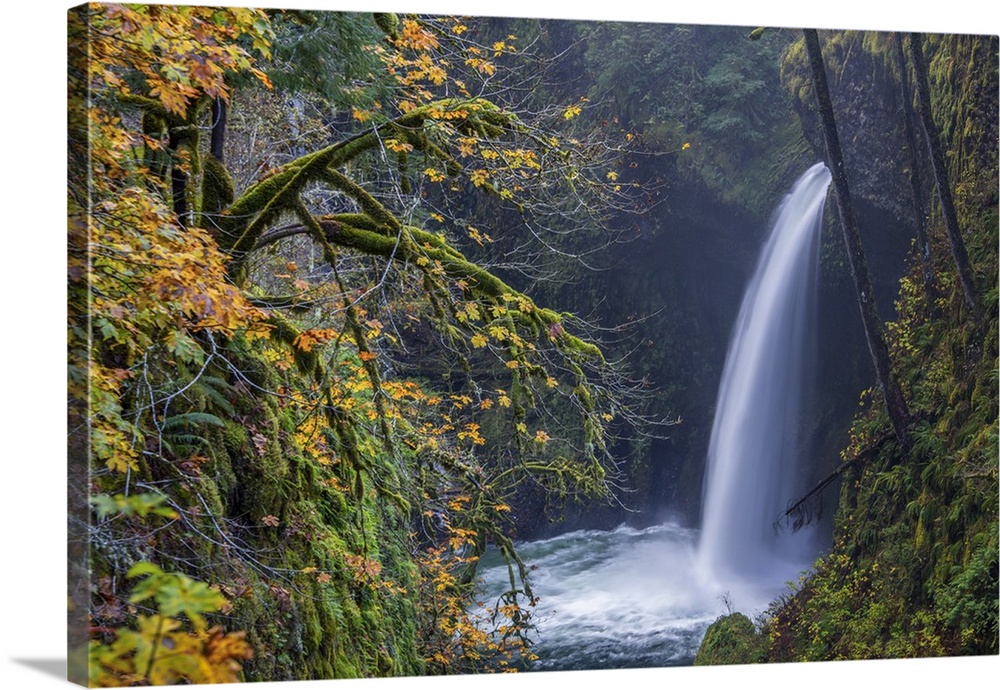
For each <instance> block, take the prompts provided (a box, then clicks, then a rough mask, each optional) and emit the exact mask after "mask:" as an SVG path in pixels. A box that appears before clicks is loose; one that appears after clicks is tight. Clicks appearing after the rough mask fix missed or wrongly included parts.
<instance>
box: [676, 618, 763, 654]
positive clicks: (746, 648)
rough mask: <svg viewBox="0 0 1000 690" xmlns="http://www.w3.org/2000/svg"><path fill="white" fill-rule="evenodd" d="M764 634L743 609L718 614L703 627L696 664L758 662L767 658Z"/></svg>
mask: <svg viewBox="0 0 1000 690" xmlns="http://www.w3.org/2000/svg"><path fill="white" fill-rule="evenodd" d="M767 646H768V642H767V638H766V637H764V636H763V635H762V634H760V633H758V632H757V629H756V628H755V627H754V624H753V623H752V622H751V621H750V619H749V618H747V617H746V616H744V615H743V614H742V613H731V614H729V615H727V616H721V617H720V618H718V619H717V620H716V621H715V622H714V623H712V625H710V626H709V627H708V630H707V631H705V638H704V639H703V640H702V642H701V646H700V647H699V648H698V655H697V656H696V657H695V659H694V664H695V666H715V665H719V664H759V663H761V662H764V661H767Z"/></svg>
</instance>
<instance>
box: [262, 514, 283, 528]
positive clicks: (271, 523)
mask: <svg viewBox="0 0 1000 690" xmlns="http://www.w3.org/2000/svg"><path fill="white" fill-rule="evenodd" d="M260 521H261V522H262V523H263V524H265V525H267V526H268V527H277V526H278V524H279V523H280V520H278V518H276V517H275V516H273V515H265V516H264V517H262V518H261V519H260Z"/></svg>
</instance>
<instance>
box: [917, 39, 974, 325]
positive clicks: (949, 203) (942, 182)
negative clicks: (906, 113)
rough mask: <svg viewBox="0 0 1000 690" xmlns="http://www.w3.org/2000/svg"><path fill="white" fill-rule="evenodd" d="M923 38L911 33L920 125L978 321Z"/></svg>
mask: <svg viewBox="0 0 1000 690" xmlns="http://www.w3.org/2000/svg"><path fill="white" fill-rule="evenodd" d="M922 41H923V37H922V36H921V35H920V34H919V33H911V34H910V59H911V60H912V61H913V73H914V77H915V81H916V84H917V107H918V110H919V113H920V122H921V124H922V125H923V128H924V136H925V137H926V138H927V148H928V149H929V150H930V154H931V164H932V167H933V169H934V182H935V184H936V186H937V190H938V197H939V198H940V200H941V215H942V216H943V217H944V226H945V230H946V231H947V233H948V244H949V245H951V255H952V257H953V258H954V259H955V268H956V269H957V270H958V280H959V282H960V283H961V285H962V293H963V295H964V297H965V303H966V305H967V306H968V308H969V313H970V315H971V317H972V318H973V319H974V320H976V321H978V320H980V318H981V317H982V313H983V307H982V305H981V304H980V302H979V298H978V296H977V294H978V293H977V292H976V286H975V281H974V280H973V277H972V265H971V264H970V262H969V254H968V252H966V250H965V242H964V241H963V240H962V231H961V229H960V228H959V227H958V215H957V214H956V212H955V201H954V199H953V198H952V196H951V187H949V186H948V169H947V168H946V167H945V162H944V151H943V150H942V148H941V137H940V136H939V135H938V130H937V127H936V126H935V124H934V118H933V116H932V115H931V90H930V86H929V85H928V80H927V63H926V61H925V60H924V49H923V47H922V45H921V44H922Z"/></svg>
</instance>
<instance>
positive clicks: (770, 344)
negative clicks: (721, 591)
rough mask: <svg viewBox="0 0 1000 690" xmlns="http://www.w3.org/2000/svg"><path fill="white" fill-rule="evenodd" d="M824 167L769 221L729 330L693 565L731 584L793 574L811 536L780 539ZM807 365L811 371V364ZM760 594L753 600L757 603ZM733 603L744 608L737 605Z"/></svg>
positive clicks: (793, 457)
mask: <svg viewBox="0 0 1000 690" xmlns="http://www.w3.org/2000/svg"><path fill="white" fill-rule="evenodd" d="M830 179H831V176H830V171H829V170H828V169H827V168H826V166H825V165H823V164H822V163H817V164H816V165H814V166H813V167H812V168H810V169H809V170H808V171H807V172H806V173H805V174H804V175H803V176H802V177H801V178H799V180H798V181H797V182H796V183H795V185H794V187H792V190H791V192H790V193H789V194H788V196H786V197H785V199H784V200H783V201H782V202H781V204H780V205H779V207H778V209H777V211H776V212H775V214H774V217H773V229H772V231H771V236H770V238H769V239H768V241H767V244H766V245H765V246H764V249H763V251H762V252H761V256H760V259H759V260H758V263H757V268H756V271H755V272H754V275H753V279H752V280H751V281H750V285H749V286H748V288H747V291H746V294H745V295H744V297H743V304H742V306H741V307H740V313H739V317H738V318H737V320H736V325H735V327H734V328H733V334H732V340H731V342H730V344H729V352H728V354H727V356H726V365H725V369H724V370H723V374H722V382H721V384H720V386H719V396H718V400H717V401H716V413H715V422H714V425H713V427H712V436H711V441H710V443H709V449H708V466H707V472H706V476H705V489H704V491H705V493H704V503H703V510H702V526H701V538H700V542H699V547H698V559H699V564H700V566H701V568H702V570H703V571H704V572H705V573H706V575H707V576H708V577H710V578H712V579H713V580H715V581H716V582H717V583H720V585H723V586H726V587H727V588H732V587H737V588H738V586H739V585H737V584H735V583H734V578H735V582H744V583H760V584H763V583H764V581H770V582H772V584H781V582H782V580H779V581H778V582H777V583H774V582H773V578H775V577H791V576H794V574H795V573H796V572H797V571H798V569H799V568H800V567H802V566H804V565H805V563H806V561H807V560H808V559H809V558H810V557H811V556H812V555H813V554H812V553H811V544H810V543H809V535H808V534H804V533H798V534H788V533H785V532H781V533H776V531H775V529H774V523H775V521H776V520H777V518H778V516H779V515H780V514H781V512H782V511H783V510H784V509H785V507H786V505H787V503H788V501H789V499H792V498H794V496H793V495H792V493H793V492H794V491H795V490H796V486H795V482H794V478H795V473H796V467H797V460H798V458H797V456H798V452H799V448H798V441H799V438H798V433H797V431H798V425H799V419H798V417H799V409H800V404H801V400H802V388H803V386H802V382H803V380H804V379H807V378H808V377H809V375H810V372H811V366H810V364H811V363H810V362H808V361H807V360H808V359H809V357H807V353H808V351H809V349H810V348H809V336H810V335H811V332H810V331H811V329H810V328H809V326H810V324H812V323H814V321H813V320H814V318H815V314H814V311H815V309H814V307H815V286H816V274H817V252H818V247H819V234H820V232H819V231H820V227H821V225H822V218H823V207H824V203H825V200H826V193H827V187H828V186H829V184H830ZM807 367H808V368H807ZM754 598H756V597H754ZM736 603H737V604H739V603H740V602H736Z"/></svg>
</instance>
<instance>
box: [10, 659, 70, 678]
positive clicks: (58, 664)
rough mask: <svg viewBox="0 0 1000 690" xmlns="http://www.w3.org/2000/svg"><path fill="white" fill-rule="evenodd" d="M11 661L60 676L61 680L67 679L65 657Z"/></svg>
mask: <svg viewBox="0 0 1000 690" xmlns="http://www.w3.org/2000/svg"><path fill="white" fill-rule="evenodd" d="M11 661H13V662H14V663H15V664H21V666H27V667H28V668H30V669H34V670H35V671H38V672H40V673H44V674H45V675H47V676H52V677H54V678H58V679H59V680H66V658H65V657H63V658H61V659H56V658H50V659H11Z"/></svg>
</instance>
